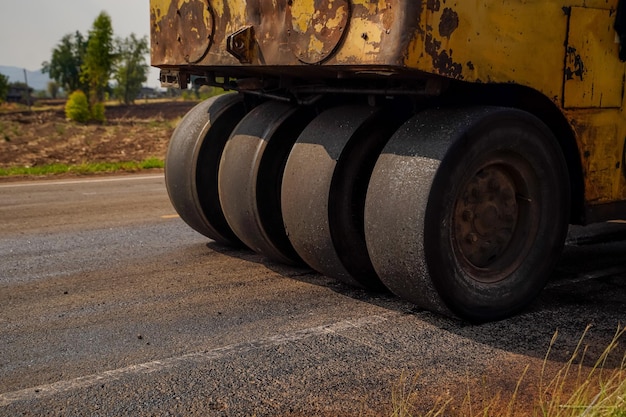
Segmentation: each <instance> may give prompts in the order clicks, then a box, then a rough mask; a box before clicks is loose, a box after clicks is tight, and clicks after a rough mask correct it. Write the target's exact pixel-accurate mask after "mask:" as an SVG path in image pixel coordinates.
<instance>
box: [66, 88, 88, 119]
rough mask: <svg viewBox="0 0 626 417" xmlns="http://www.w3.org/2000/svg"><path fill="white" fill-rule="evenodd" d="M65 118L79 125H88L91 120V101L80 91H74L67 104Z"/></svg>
mask: <svg viewBox="0 0 626 417" xmlns="http://www.w3.org/2000/svg"><path fill="white" fill-rule="evenodd" d="M65 117H67V118H68V119H70V120H73V121H75V122H78V123H86V122H87V121H89V119H90V118H91V112H90V111H89V101H87V96H86V95H85V93H83V92H82V91H80V90H76V91H74V92H73V93H72V94H71V95H70V97H69V98H68V99H67V103H65Z"/></svg>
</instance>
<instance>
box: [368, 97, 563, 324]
mask: <svg viewBox="0 0 626 417" xmlns="http://www.w3.org/2000/svg"><path fill="white" fill-rule="evenodd" d="M379 162H380V165H378V164H377V167H376V168H375V169H374V174H373V181H372V182H371V183H370V191H371V195H368V203H366V238H367V242H368V247H369V248H370V257H371V259H372V262H373V263H374V266H375V267H376V270H377V272H378V274H379V276H380V277H381V279H382V280H383V282H384V283H385V284H386V285H387V286H388V287H389V288H390V289H391V290H392V291H393V292H394V293H396V294H398V295H399V296H402V297H404V298H407V299H409V300H411V301H413V302H415V303H417V304H419V305H421V306H423V307H425V308H428V309H432V310H438V311H442V312H446V310H447V309H449V310H450V311H452V312H453V313H454V314H455V315H457V316H459V317H461V318H463V319H466V320H469V321H472V322H483V321H490V320H498V319H501V318H505V317H508V316H510V315H513V314H515V313H517V312H519V311H520V310H521V309H523V308H524V307H526V306H527V305H528V304H529V303H531V302H532V301H533V300H534V299H535V297H536V296H537V294H538V293H539V292H540V291H541V289H542V288H543V287H544V285H545V282H546V281H547V279H548V277H549V275H550V273H551V271H552V269H553V267H554V265H555V263H556V262H557V260H558V258H559V255H560V253H561V250H562V248H563V244H564V241H565V236H566V233H567V226H568V219H569V207H570V203H569V199H570V192H569V178H568V172H567V168H566V165H565V161H564V158H563V155H562V153H561V150H560V148H559V146H558V143H557V140H556V138H555V137H554V135H553V134H552V132H551V131H550V130H549V129H548V128H547V127H546V126H545V125H544V124H543V123H542V122H541V121H540V120H539V119H537V118H536V117H534V116H532V115H530V114H528V113H525V112H522V111H518V110H513V109H503V108H472V109H460V110H429V111H425V112H423V113H420V114H418V115H417V116H415V117H414V118H413V119H412V120H411V121H409V122H408V123H407V125H406V126H405V127H403V128H402V129H400V130H399V134H397V135H396V136H394V138H392V139H391V140H390V142H389V144H388V146H387V147H386V148H385V150H384V151H383V154H382V155H381V159H380V160H379ZM404 180H407V181H404ZM385 182H386V185H387V186H388V187H391V188H388V189H387V192H384V193H383V188H384V187H385ZM390 182H393V183H394V184H393V185H390V184H389V183H390ZM397 182H400V183H397ZM407 188H408V189H407ZM390 189H391V190H393V192H389V190H390ZM401 213H405V214H404V215H402V214H401ZM377 223H378V224H377ZM381 223H382V224H381ZM385 225H387V226H391V227H390V228H389V227H387V228H386V227H385ZM381 229H382V230H385V232H386V233H389V234H390V235H391V236H392V237H391V239H393V238H394V237H395V238H397V239H398V240H397V241H396V244H398V245H400V246H404V247H402V248H400V249H398V250H393V249H392V250H391V251H389V252H390V253H387V254H383V253H382V252H383V246H384V244H381V243H380V242H377V238H378V236H380V233H381ZM473 245H476V246H473ZM391 263H393V264H394V266H393V267H391V268H390V267H389V265H390V264H391ZM438 297H439V298H440V299H437V298H438Z"/></svg>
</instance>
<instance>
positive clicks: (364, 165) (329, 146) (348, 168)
mask: <svg viewBox="0 0 626 417" xmlns="http://www.w3.org/2000/svg"><path fill="white" fill-rule="evenodd" d="M387 116H388V114H387V113H386V112H384V111H381V110H380V109H376V108H371V107H365V106H345V107H339V108H335V109H330V110H327V111H326V112H324V113H322V114H320V115H319V116H318V117H317V118H315V119H314V120H313V121H312V122H311V123H310V124H309V125H308V126H307V127H306V129H305V130H304V131H303V132H302V134H301V135H300V137H299V138H298V141H297V142H296V144H295V145H294V147H293V149H292V151H291V154H290V155H289V159H288V161H287V166H286V168H285V175H284V177H283V187H282V207H283V217H284V221H285V227H286V229H287V233H288V236H289V239H290V241H291V243H292V244H293V247H294V248H295V249H296V251H297V252H298V254H299V255H300V257H301V258H302V259H303V260H304V261H305V262H306V263H307V264H308V265H309V266H311V268H313V269H315V270H316V271H318V272H321V273H322V274H325V275H327V276H330V277H333V278H336V279H339V280H342V281H344V282H346V283H348V284H351V285H357V286H363V287H369V288H373V289H383V288H384V286H383V285H382V283H381V282H380V280H379V279H378V276H377V275H376V272H375V271H374V268H373V266H372V264H371V262H370V260H369V256H368V253H367V246H366V245H365V232H364V230H363V211H364V206H365V194H366V191H367V184H368V180H369V176H370V174H371V171H372V169H373V167H374V163H375V162H376V159H377V157H378V154H379V153H380V151H381V150H382V148H383V146H384V144H385V142H386V141H387V140H388V138H389V137H390V136H391V133H392V131H390V130H395V126H394V124H393V123H387V122H388V121H389V120H390V119H391V120H393V118H390V119H389V118H387ZM386 119H387V120H386ZM391 128H393V129H391Z"/></svg>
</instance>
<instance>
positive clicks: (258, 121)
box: [219, 101, 315, 264]
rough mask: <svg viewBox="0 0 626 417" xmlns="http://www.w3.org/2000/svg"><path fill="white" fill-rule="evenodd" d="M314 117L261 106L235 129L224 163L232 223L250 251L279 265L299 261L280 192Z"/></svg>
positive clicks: (222, 185) (290, 108) (223, 198)
mask: <svg viewBox="0 0 626 417" xmlns="http://www.w3.org/2000/svg"><path fill="white" fill-rule="evenodd" d="M314 115H315V114H314V112H313V111H312V109H310V108H307V107H302V106H301V107H298V106H295V105H291V104H287V103H283V102H277V101H276V102H272V101H270V102H267V103H264V104H261V105H260V106H258V107H256V108H255V109H254V110H252V111H251V112H250V113H248V114H247V115H246V117H245V118H244V119H243V120H242V121H241V123H239V124H238V125H237V127H236V128H235V130H234V131H233V133H232V135H231V137H230V139H228V142H227V143H226V146H225V148H224V152H223V154H222V160H221V162H220V170H219V194H220V202H221V205H222V208H223V209H224V215H225V217H226V220H227V221H228V224H229V225H230V227H231V228H232V230H233V232H234V233H235V234H236V235H237V236H238V237H239V239H241V241H242V242H244V243H245V244H246V246H248V247H249V248H250V249H252V250H254V251H256V252H257V253H260V254H262V255H265V256H267V257H268V258H270V259H272V260H275V261H278V262H283V263H291V264H295V263H300V262H301V260H300V258H299V256H298V255H297V253H296V251H295V250H294V249H293V247H292V246H291V243H290V242H289V239H288V238H287V233H286V232H285V227H284V224H283V217H282V210H281V206H280V200H281V194H280V191H281V182H282V178H283V171H284V168H285V163H286V162H287V157H288V156H289V152H290V151H291V148H292V146H293V144H294V143H295V141H296V139H297V138H298V135H299V134H300V132H301V131H302V130H303V129H304V127H305V126H306V125H307V124H308V123H309V122H310V121H311V120H312V119H313V117H314Z"/></svg>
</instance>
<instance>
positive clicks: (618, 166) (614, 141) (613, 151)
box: [150, 0, 626, 204]
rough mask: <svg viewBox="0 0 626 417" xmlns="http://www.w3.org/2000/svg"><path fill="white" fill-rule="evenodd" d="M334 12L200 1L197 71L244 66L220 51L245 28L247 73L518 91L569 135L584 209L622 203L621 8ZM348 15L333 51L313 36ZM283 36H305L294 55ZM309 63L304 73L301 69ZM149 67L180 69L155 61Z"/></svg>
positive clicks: (159, 4) (507, 3) (522, 1)
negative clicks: (204, 38) (270, 70)
mask: <svg viewBox="0 0 626 417" xmlns="http://www.w3.org/2000/svg"><path fill="white" fill-rule="evenodd" d="M174 1H176V2H178V3H174V4H181V2H185V1H188V0H150V10H151V13H152V14H153V16H154V19H156V20H157V22H158V21H160V20H161V19H163V15H164V14H165V13H168V10H170V5H171V4H172V3H173V2H174ZM337 1H339V0H327V3H325V4H326V5H327V7H328V8H329V10H332V8H333V7H336V9H335V10H336V11H337V13H336V15H332V13H326V16H325V21H324V19H318V20H317V21H315V23H314V18H315V17H316V16H315V13H319V12H320V11H319V10H316V9H315V3H318V4H320V2H314V1H312V0H293V1H292V3H291V6H289V5H288V2H287V0H255V1H254V2H252V1H251V0H248V1H246V0H208V2H209V4H210V6H211V8H212V10H213V13H214V19H215V24H214V28H215V33H214V37H213V44H212V46H211V48H210V49H209V51H208V53H207V54H206V56H204V57H203V58H202V60H201V61H200V62H198V63H197V64H195V65H198V66H201V67H203V68H207V67H225V66H236V65H241V64H240V63H239V62H238V61H237V59H235V58H234V57H233V56H232V55H231V54H229V53H228V52H227V51H226V39H227V37H228V36H230V35H231V34H232V33H234V32H236V31H237V30H239V29H241V28H242V27H245V26H247V25H253V26H254V33H255V41H256V42H257V46H258V48H259V49H258V51H259V54H258V56H259V57H263V61H262V62H261V61H259V60H258V59H257V58H255V59H257V60H256V61H255V62H253V63H252V65H275V66H281V67H282V68H288V67H291V66H293V67H298V66H303V65H307V64H306V63H305V62H309V64H315V65H328V66H333V67H335V68H337V69H338V68H340V67H342V66H345V67H346V68H349V69H350V70H353V71H362V70H372V71H378V72H381V73H383V72H387V73H393V72H394V71H404V72H405V74H406V73H407V72H408V71H411V70H417V71H415V74H416V76H420V72H423V73H427V74H437V75H440V76H443V77H447V78H450V79H456V80H462V81H465V82H470V83H503V84H517V85H521V86H525V87H528V88H530V89H533V90H535V91H536V92H538V93H540V94H542V95H544V96H545V97H547V98H548V99H549V100H551V101H552V102H553V103H554V105H555V106H556V107H557V108H559V109H560V110H561V111H562V112H563V114H564V115H565V116H566V117H567V120H568V121H569V122H570V126H571V128H572V129H573V131H575V133H576V141H577V146H578V151H579V155H580V161H581V164H582V167H583V170H584V182H585V198H586V200H587V202H588V203H590V204H596V203H606V202H611V201H619V200H626V181H625V175H624V171H623V170H624V167H623V166H622V164H623V163H624V162H623V158H624V156H623V155H624V138H626V114H625V113H624V111H623V110H622V108H623V104H624V103H623V93H624V92H623V90H624V86H623V79H624V73H625V67H624V64H623V63H621V62H620V61H619V59H618V57H617V51H618V46H617V44H615V43H614V31H613V21H614V19H615V13H614V11H615V9H616V7H617V2H618V0H569V1H567V0H549V1H547V0H519V1H513V0H504V1H503V0H445V1H444V0H431V1H426V0H351V1H350V6H349V9H348V6H346V8H342V7H337V6H338V3H337ZM249 13H250V14H253V13H260V14H261V15H248V14H249ZM286 13H291V16H290V17H287V15H286ZM348 15H349V22H348V23H347V24H346V27H341V40H340V41H339V40H338V39H339V38H340V37H339V35H337V37H336V39H337V42H336V43H333V42H329V41H328V40H327V38H324V36H322V35H321V34H322V33H326V30H327V29H333V30H337V28H338V27H339V26H340V25H342V24H343V23H345V19H347V16H348ZM342 19H343V23H342ZM313 25H316V26H313ZM290 27H291V28H292V29H291V30H292V31H294V32H298V34H305V36H306V38H305V39H304V40H303V42H302V44H298V46H297V48H295V49H294V46H293V42H294V37H293V36H292V37H290V34H289V28H290ZM158 30H159V27H158V25H157V26H155V25H153V31H158ZM162 30H166V29H165V28H163V29H162ZM324 42H326V44H325V43H324ZM307 45H308V46H307ZM329 45H330V47H329ZM298 48H300V49H299V50H298ZM304 48H308V50H304ZM568 48H570V49H568ZM572 48H573V49H575V50H576V53H571V50H572ZM154 51H156V52H159V53H163V51H162V50H154ZM307 53H308V55H309V56H308V57H307V58H309V60H308V61H307V60H304V59H303V58H302V55H305V56H306V55H307ZM157 58H159V57H157ZM577 59H579V61H577ZM577 62H581V63H582V64H583V65H584V70H583V71H582V72H581V73H580V74H581V76H578V75H577V74H576V73H575V70H576V68H577V67H576V65H577ZM156 64H157V65H161V66H163V67H167V68H169V67H172V66H174V67H175V66H179V67H180V68H185V66H186V65H188V63H186V62H184V61H182V60H181V62H172V61H167V60H164V59H163V60H161V61H159V60H158V59H157V60H156ZM418 71H420V72H418Z"/></svg>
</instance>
